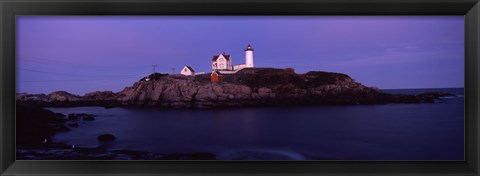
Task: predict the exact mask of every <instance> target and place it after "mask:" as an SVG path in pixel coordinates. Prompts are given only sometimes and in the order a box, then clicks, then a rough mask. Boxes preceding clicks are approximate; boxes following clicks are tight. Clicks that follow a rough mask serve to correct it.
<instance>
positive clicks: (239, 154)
mask: <svg viewBox="0 0 480 176" xmlns="http://www.w3.org/2000/svg"><path fill="white" fill-rule="evenodd" d="M218 159H220V160H306V159H307V158H306V157H305V156H304V155H302V154H300V153H297V152H294V151H291V150H278V149H240V150H234V151H227V152H223V153H221V154H219V156H218Z"/></svg>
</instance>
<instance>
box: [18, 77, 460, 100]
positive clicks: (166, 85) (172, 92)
mask: <svg viewBox="0 0 480 176" xmlns="http://www.w3.org/2000/svg"><path fill="white" fill-rule="evenodd" d="M222 76H223V79H222V82H211V81H210V74H202V75H195V76H184V75H169V74H160V73H155V74H151V75H149V76H148V77H146V78H142V79H140V80H139V81H138V82H135V83H134V84H133V85H132V86H130V87H126V88H124V89H123V90H122V91H120V92H112V91H97V92H91V93H87V94H85V95H83V96H79V95H73V94H70V93H68V92H65V91H56V92H52V93H50V94H48V95H45V94H25V93H19V94H17V95H16V101H17V103H25V104H33V105H39V106H42V107H65V106H66V107H71V106H104V107H115V106H141V107H165V108H216V107H246V106H289V105H347V104H387V103H432V102H434V100H436V99H438V98H439V97H443V96H454V95H451V94H448V93H440V92H425V93H422V94H419V95H404V94H395V95H394V94H388V93H384V92H382V91H381V90H380V89H378V88H376V87H367V86H365V85H362V84H361V83H359V82H356V81H355V80H354V79H352V78H351V77H350V76H348V75H346V74H342V73H332V72H321V71H310V72H307V73H304V74H297V73H295V72H294V70H293V69H277V68H245V69H242V70H240V71H239V72H237V73H236V74H229V75H222ZM147 80H148V81H147Z"/></svg>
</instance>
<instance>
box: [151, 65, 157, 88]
mask: <svg viewBox="0 0 480 176" xmlns="http://www.w3.org/2000/svg"><path fill="white" fill-rule="evenodd" d="M152 66H153V81H152V90H155V83H154V82H155V78H156V77H157V76H156V75H155V73H157V70H155V67H157V65H152Z"/></svg>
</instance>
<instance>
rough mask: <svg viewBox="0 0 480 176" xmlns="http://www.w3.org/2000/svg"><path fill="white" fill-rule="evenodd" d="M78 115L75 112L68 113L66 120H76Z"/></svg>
mask: <svg viewBox="0 0 480 176" xmlns="http://www.w3.org/2000/svg"><path fill="white" fill-rule="evenodd" d="M77 119H78V116H77V115H76V114H73V113H72V114H68V120H77Z"/></svg>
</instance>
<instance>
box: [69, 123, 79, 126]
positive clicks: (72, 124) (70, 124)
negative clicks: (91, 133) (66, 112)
mask: <svg viewBox="0 0 480 176" xmlns="http://www.w3.org/2000/svg"><path fill="white" fill-rule="evenodd" d="M68 126H70V127H78V123H77V122H74V123H69V124H68Z"/></svg>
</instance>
